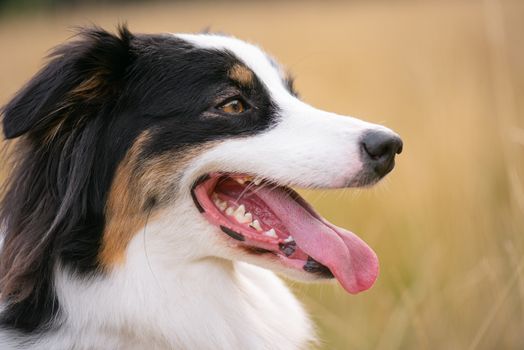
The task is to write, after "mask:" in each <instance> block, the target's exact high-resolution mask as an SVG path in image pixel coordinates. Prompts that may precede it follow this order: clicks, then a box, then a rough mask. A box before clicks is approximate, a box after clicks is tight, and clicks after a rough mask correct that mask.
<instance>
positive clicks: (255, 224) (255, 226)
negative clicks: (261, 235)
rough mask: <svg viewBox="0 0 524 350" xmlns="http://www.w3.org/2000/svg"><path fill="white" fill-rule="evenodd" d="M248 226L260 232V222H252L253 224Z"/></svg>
mask: <svg viewBox="0 0 524 350" xmlns="http://www.w3.org/2000/svg"><path fill="white" fill-rule="evenodd" d="M249 226H251V227H253V228H254V229H255V230H257V231H258V232H260V231H262V226H260V222H258V220H253V222H252V223H251V225H249Z"/></svg>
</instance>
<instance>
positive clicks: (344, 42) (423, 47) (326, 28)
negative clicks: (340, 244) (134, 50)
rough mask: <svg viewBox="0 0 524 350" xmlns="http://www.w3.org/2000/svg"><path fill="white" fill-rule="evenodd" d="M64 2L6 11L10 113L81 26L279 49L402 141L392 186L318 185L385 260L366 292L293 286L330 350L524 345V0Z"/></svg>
mask: <svg viewBox="0 0 524 350" xmlns="http://www.w3.org/2000/svg"><path fill="white" fill-rule="evenodd" d="M63 3H64V2H63V1H48V3H44V2H41V5H40V6H36V10H35V7H34V1H22V2H16V1H7V2H3V7H0V8H1V9H3V13H2V14H0V47H1V50H2V54H1V55H0V104H4V103H5V102H7V100H8V99H9V97H10V96H12V95H13V94H14V92H15V91H16V90H17V89H18V88H20V87H21V85H22V84H23V83H24V82H25V81H26V80H28V79H29V78H30V77H31V76H32V75H33V74H34V73H35V72H36V70H37V69H38V68H39V67H40V66H41V65H42V64H43V60H42V58H43V56H45V55H46V53H47V52H48V49H49V48H51V47H52V46H54V45H56V44H58V43H61V42H63V41H64V40H66V39H67V38H68V37H70V35H71V31H70V30H69V29H70V27H71V26H76V25H89V24H91V23H96V24H99V25H102V26H104V27H106V28H108V29H113V28H115V26H116V24H117V23H118V22H120V21H127V22H128V23H129V25H130V28H131V29H132V30H133V31H142V32H161V31H167V32H194V31H199V30H201V29H204V28H207V27H209V28H211V30H216V31H224V32H227V33H231V34H234V35H236V36H238V37H240V38H242V39H245V40H249V41H252V42H255V43H258V44H260V45H261V46H262V47H263V48H264V49H266V50H267V51H269V52H270V53H272V54H273V55H274V56H276V57H277V58H278V59H279V60H280V62H282V63H283V64H285V65H286V66H287V67H289V68H290V69H291V71H292V72H293V73H294V74H295V75H296V77H297V82H296V85H297V88H298V89H299V91H300V92H301V95H302V97H303V99H304V100H305V101H307V102H309V103H311V104H313V105H315V106H317V107H319V108H323V109H327V110H330V111H335V112H337V113H340V114H350V115H354V116H357V117H361V118H364V119H367V120H370V121H373V122H377V123H383V124H385V125H387V126H389V127H391V128H393V129H395V130H396V131H397V132H399V133H400V134H401V136H402V137H403V139H404V142H405V150H404V153H403V154H402V155H401V156H400V157H399V158H398V161H397V168H396V169H395V170H394V172H393V173H392V174H391V175H390V176H389V178H388V179H387V180H385V181H384V182H383V183H381V184H380V185H379V186H378V187H375V188H374V189H371V190H357V191H355V190H347V191H323V192H319V191H311V192H305V195H306V197H307V198H308V199H309V200H310V201H311V202H312V203H313V205H315V207H317V208H318V210H319V211H320V212H321V213H322V214H323V215H325V216H326V217H328V218H329V219H330V220H332V221H333V222H335V223H337V224H338V225H340V226H344V227H348V228H350V229H352V230H353V231H355V232H357V233H359V234H360V236H361V237H363V238H364V239H365V240H366V241H367V242H368V243H369V244H370V245H371V246H372V247H373V248H374V249H375V250H376V252H377V254H378V256H379V258H380V260H381V274H380V277H379V280H378V281H377V283H376V285H375V286H374V288H373V289H371V290H370V291H368V292H366V293H363V294H361V295H357V296H350V295H348V294H346V293H345V292H344V291H343V290H342V289H341V288H340V287H338V286H337V285H335V284H323V285H304V284H298V283H293V282H290V284H291V285H292V287H293V289H294V290H295V291H296V293H297V295H298V296H299V297H300V299H301V300H302V301H303V302H304V303H305V304H306V306H307V308H308V309H309V310H310V312H311V313H312V315H313V317H314V319H315V321H316V322H317V324H318V328H319V333H320V337H321V340H322V344H321V348H322V349H377V350H390V349H469V350H473V349H524V271H523V269H524V267H523V266H524V236H523V234H524V117H523V109H524V103H523V101H524V99H523V97H524V35H523V33H524V2H523V1H503V0H500V1H497V0H485V1H368V2H364V1H354V2H327V1H322V2H312V1H307V2H299V1H287V2H276V1H270V2H240V1H237V2H234V1H230V2H189V1H186V2H182V3H168V2H163V3H138V2H133V3H122V2H119V3H118V4H114V3H113V4H112V5H108V4H107V2H105V3H102V2H100V1H97V2H95V4H89V3H86V2H85V1H84V2H73V3H68V4H66V5H64V4H63ZM49 5H50V6H49ZM1 165H2V161H1V160H0V169H1Z"/></svg>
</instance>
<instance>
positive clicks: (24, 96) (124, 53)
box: [2, 25, 132, 139]
mask: <svg viewBox="0 0 524 350" xmlns="http://www.w3.org/2000/svg"><path fill="white" fill-rule="evenodd" d="M131 40H132V34H131V33H130V32H129V30H128V29H127V27H126V26H125V25H122V26H120V27H119V28H118V34H116V35H114V34H111V33H109V32H107V31H105V30H103V29H100V28H89V29H81V30H80V32H79V33H78V39H77V40H74V41H72V42H70V43H67V44H64V45H62V46H59V47H58V48H56V49H55V50H54V51H53V53H52V54H51V55H50V61H49V63H48V64H47V65H46V66H45V67H44V68H43V69H42V70H41V71H40V72H39V73H37V74H36V75H35V77H34V78H33V79H32V80H31V81H29V82H28V83H27V85H26V86H25V87H24V88H22V89H21V90H20V91H19V92H18V93H17V94H16V95H15V97H14V98H13V99H12V100H11V101H10V102H9V103H8V104H7V105H6V106H4V108H3V110H2V114H3V115H4V116H3V130H4V134H5V137H6V138H8V139H9V138H15V137H18V136H20V135H23V134H25V133H27V132H31V133H33V132H34V133H36V134H41V133H46V132H48V131H50V130H53V129H59V128H60V127H61V126H62V125H64V122H67V121H68V120H69V119H73V120H74V119H76V118H84V117H85V116H86V114H88V112H87V111H88V110H89V109H91V108H92V107H93V106H94V105H96V106H99V105H101V104H103V103H104V101H110V100H111V99H112V98H113V97H115V96H114V95H115V94H116V93H117V91H118V90H119V86H120V84H121V81H122V78H123V76H124V74H125V71H126V69H127V67H128V66H129V64H130V62H131V60H132V53H131V50H130V42H131ZM73 122H77V121H73ZM66 124H67V123H66ZM55 131H56V130H55Z"/></svg>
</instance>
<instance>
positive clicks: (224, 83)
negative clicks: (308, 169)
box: [0, 27, 278, 333]
mask: <svg viewBox="0 0 524 350" xmlns="http://www.w3.org/2000/svg"><path fill="white" fill-rule="evenodd" d="M235 64H242V63H241V62H240V61H239V60H238V58H236V57H235V56H234V55H233V54H232V53H230V52H227V51H223V50H221V51H219V50H205V49H199V48H196V47H194V46H192V45H191V44H189V43H187V42H184V41H182V40H180V39H178V38H176V37H174V36H171V35H133V34H131V33H130V32H129V31H128V30H127V28H125V27H121V28H120V29H119V32H118V35H113V34H110V33H108V32H106V31H104V30H102V29H98V28H94V29H89V30H83V31H82V32H81V33H80V36H79V38H78V39H77V40H76V41H73V42H72V43H69V44H66V45H64V46H61V47H59V48H58V49H57V50H56V51H55V52H54V54H53V55H52V57H51V61H50V62H49V63H48V65H47V66H46V67H45V68H44V69H42V70H41V71H40V72H39V73H38V74H37V75H36V76H35V77H34V78H33V79H32V80H31V81H30V82H29V83H28V84H27V85H26V86H25V87H24V88H23V89H22V90H21V91H20V92H19V93H18V94H17V95H16V96H15V97H14V98H13V99H12V100H11V102H9V103H8V104H7V105H6V106H5V107H4V109H3V129H4V133H5V136H6V137H7V138H16V137H20V140H19V142H18V143H17V144H16V145H15V147H16V149H15V153H14V154H13V157H14V158H13V160H14V164H15V165H14V169H13V172H12V174H11V176H10V180H9V181H8V183H7V184H6V186H5V195H4V197H3V199H2V203H1V207H0V223H1V225H3V227H4V229H5V230H6V235H5V240H4V246H3V250H2V253H1V256H0V273H1V274H2V276H1V278H2V279H1V287H2V294H3V302H4V303H5V305H6V309H5V310H4V311H3V312H2V314H1V315H0V326H1V327H4V328H9V329H15V330H18V331H22V332H26V333H31V332H38V331H43V330H45V329H47V328H49V327H52V326H56V325H57V323H56V322H53V321H54V320H55V319H58V316H59V313H60V306H59V304H58V301H57V298H56V295H55V293H54V290H53V283H52V281H53V274H54V269H55V268H56V267H57V265H58V264H60V266H62V267H64V268H67V269H68V270H70V271H75V272H76V273H79V274H80V275H84V276H85V275H88V274H99V273H102V272H101V269H100V266H99V264H98V261H97V256H98V253H99V248H100V245H101V239H102V235H103V231H104V225H105V207H106V199H107V194H108V192H109V190H110V187H111V183H112V180H113V177H114V173H115V170H116V168H117V166H118V164H119V162H120V161H121V160H122V159H123V157H124V156H125V154H126V152H127V151H128V150H129V148H130V146H131V145H132V144H133V142H134V141H135V140H136V138H137V136H138V135H139V134H140V133H141V132H143V131H144V130H149V131H150V135H151V137H150V138H149V143H148V144H147V145H146V147H145V149H144V150H143V152H142V157H144V158H150V157H155V156H157V155H159V154H162V153H164V152H168V151H171V152H172V151H173V150H180V151H181V152H182V151H183V150H184V149H186V147H188V146H191V145H195V144H201V143H204V142H207V141H211V140H216V139H220V138H224V137H241V136H245V135H250V134H253V133H257V132H262V131H264V130H266V129H268V128H270V127H271V126H272V125H273V124H274V123H276V121H277V117H278V111H277V110H276V108H275V107H274V105H273V104H272V102H271V100H270V97H269V95H268V93H267V91H266V89H265V87H264V86H263V85H262V84H261V83H260V82H259V81H258V80H256V79H255V81H254V83H253V84H252V85H250V86H242V85H241V84H240V83H237V82H235V81H233V80H231V79H230V78H229V76H228V71H229V69H230V68H231V67H232V66H233V65H235ZM228 98H240V99H242V100H244V101H245V102H246V104H247V105H249V106H251V108H248V110H246V111H245V112H244V113H242V114H241V115H236V116H231V115H227V114H225V113H223V112H222V111H221V110H220V108H217V107H218V106H220V104H221V103H223V101H224V100H227V99H228ZM151 203H154V204H152V205H156V204H157V203H156V202H155V201H151ZM150 209H151V208H149V210H150Z"/></svg>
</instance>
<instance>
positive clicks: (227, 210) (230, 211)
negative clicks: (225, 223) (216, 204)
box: [226, 207, 235, 216]
mask: <svg viewBox="0 0 524 350" xmlns="http://www.w3.org/2000/svg"><path fill="white" fill-rule="evenodd" d="M234 213H235V210H234V209H233V208H231V207H228V208H227V209H226V215H229V216H232V215H233V214H234Z"/></svg>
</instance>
